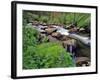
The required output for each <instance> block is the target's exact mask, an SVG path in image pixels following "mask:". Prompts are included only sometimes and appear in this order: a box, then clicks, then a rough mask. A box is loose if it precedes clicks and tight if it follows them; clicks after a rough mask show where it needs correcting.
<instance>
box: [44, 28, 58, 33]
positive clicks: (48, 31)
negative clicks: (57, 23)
mask: <svg viewBox="0 0 100 80" xmlns="http://www.w3.org/2000/svg"><path fill="white" fill-rule="evenodd" d="M56 30H57V29H56V28H47V29H45V31H46V32H47V34H51V33H53V32H55V31H56Z"/></svg>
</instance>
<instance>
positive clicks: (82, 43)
mask: <svg viewBox="0 0 100 80" xmlns="http://www.w3.org/2000/svg"><path fill="white" fill-rule="evenodd" d="M33 27H34V28H36V29H37V30H38V31H39V32H43V31H45V30H43V28H44V27H45V28H46V27H48V26H42V25H38V26H35V25H33ZM53 27H54V28H56V29H57V31H56V32H59V33H60V34H61V35H65V36H69V37H71V38H74V39H75V40H77V44H78V47H77V48H76V46H73V45H69V47H68V48H69V49H68V50H69V52H70V53H72V58H73V61H74V62H75V58H76V56H77V55H78V57H81V56H82V57H88V58H89V59H90V44H91V41H90V38H89V37H84V36H80V35H78V34H76V33H69V30H68V29H64V28H63V27H61V26H56V25H53ZM75 54H76V55H75Z"/></svg>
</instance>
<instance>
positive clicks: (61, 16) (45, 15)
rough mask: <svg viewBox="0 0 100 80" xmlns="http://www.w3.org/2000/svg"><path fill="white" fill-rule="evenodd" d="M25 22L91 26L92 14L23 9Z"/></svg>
mask: <svg viewBox="0 0 100 80" xmlns="http://www.w3.org/2000/svg"><path fill="white" fill-rule="evenodd" d="M23 18H24V19H23V23H24V24H25V23H29V22H32V21H39V22H41V23H46V24H58V25H59V24H60V25H64V26H66V25H69V24H74V25H75V26H77V27H90V19H91V15H90V14H89V13H72V12H46V11H23Z"/></svg>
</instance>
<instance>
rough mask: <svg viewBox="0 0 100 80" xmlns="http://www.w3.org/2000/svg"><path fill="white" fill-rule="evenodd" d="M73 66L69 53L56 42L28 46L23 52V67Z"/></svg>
mask: <svg viewBox="0 0 100 80" xmlns="http://www.w3.org/2000/svg"><path fill="white" fill-rule="evenodd" d="M71 66H74V63H73V61H72V58H71V57H70V55H69V53H67V52H66V51H65V49H64V48H63V47H62V46H61V45H60V44H58V43H51V42H49V43H43V44H40V45H37V46H36V47H33V46H29V47H28V49H27V51H26V52H25V54H24V66H23V68H24V69H37V68H38V69H39V68H57V67H71Z"/></svg>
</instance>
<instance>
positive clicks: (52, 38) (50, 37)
mask: <svg viewBox="0 0 100 80" xmlns="http://www.w3.org/2000/svg"><path fill="white" fill-rule="evenodd" d="M47 37H48V39H49V41H50V42H58V41H59V40H57V39H56V38H54V37H52V36H51V35H49V36H47Z"/></svg>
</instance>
